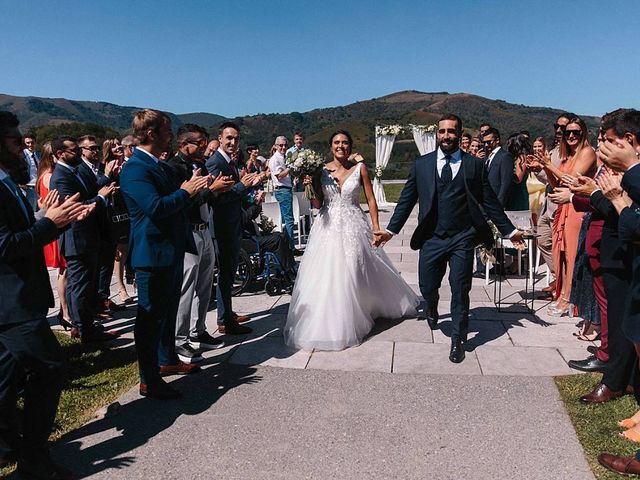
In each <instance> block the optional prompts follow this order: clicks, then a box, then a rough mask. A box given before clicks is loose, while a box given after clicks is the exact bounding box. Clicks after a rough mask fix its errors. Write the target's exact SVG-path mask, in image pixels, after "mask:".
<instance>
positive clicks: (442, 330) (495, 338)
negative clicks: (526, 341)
mask: <svg viewBox="0 0 640 480" xmlns="http://www.w3.org/2000/svg"><path fill="white" fill-rule="evenodd" d="M451 327H452V325H451V320H445V321H443V322H440V323H438V328H436V329H435V330H434V331H433V342H434V343H444V344H447V345H451ZM468 343H469V345H471V346H474V347H476V346H479V345H501V346H509V347H513V342H512V341H511V339H510V338H509V335H507V331H506V329H505V327H504V325H503V324H502V323H501V322H483V321H477V320H469V337H468Z"/></svg>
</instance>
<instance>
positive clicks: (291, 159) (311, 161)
mask: <svg viewBox="0 0 640 480" xmlns="http://www.w3.org/2000/svg"><path fill="white" fill-rule="evenodd" d="M285 163H286V164H287V167H288V168H289V174H290V175H291V176H292V177H294V178H297V179H303V178H304V177H305V176H307V175H309V176H314V175H315V174H316V173H318V172H319V171H320V169H321V168H322V166H323V165H324V158H323V157H322V155H320V154H319V153H318V152H316V151H314V150H311V149H309V148H305V149H304V150H299V151H297V152H288V153H287V156H286V158H285ZM304 196H305V198H306V199H307V200H313V199H315V198H317V195H316V192H315V190H314V189H313V185H311V184H309V185H305V186H304Z"/></svg>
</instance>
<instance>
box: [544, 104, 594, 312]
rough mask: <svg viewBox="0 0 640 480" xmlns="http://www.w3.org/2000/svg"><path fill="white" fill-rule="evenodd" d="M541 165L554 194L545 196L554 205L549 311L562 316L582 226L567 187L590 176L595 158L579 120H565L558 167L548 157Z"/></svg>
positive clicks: (566, 306)
mask: <svg viewBox="0 0 640 480" xmlns="http://www.w3.org/2000/svg"><path fill="white" fill-rule="evenodd" d="M541 158H542V162H543V166H544V169H545V171H546V172H547V177H548V179H549V183H550V184H551V185H552V186H553V187H554V193H552V194H550V195H549V198H550V200H551V201H552V202H554V203H556V204H558V210H557V212H556V214H555V216H554V220H553V263H554V270H555V271H556V274H557V277H556V292H555V297H556V298H557V302H556V303H555V304H554V305H552V306H551V307H550V308H549V313H550V314H551V315H554V316H561V315H565V314H567V313H568V312H569V309H570V308H573V307H572V306H571V305H570V303H569V298H570V296H571V280H572V279H573V270H574V266H575V260H576V251H577V248H578V238H579V233H580V228H581V226H582V217H583V213H582V212H576V210H575V208H574V207H573V205H571V203H570V195H571V192H570V190H569V185H572V184H574V183H575V177H577V176H578V175H584V176H593V174H594V171H595V167H596V154H595V151H594V149H593V148H592V147H591V145H589V139H588V131H587V126H586V124H585V123H584V121H583V120H582V119H581V118H579V117H573V118H572V119H570V120H569V123H568V124H567V127H566V128H565V130H564V133H563V136H562V142H561V143H560V159H561V162H560V166H559V167H555V166H554V165H553V163H552V161H551V157H550V156H549V155H546V156H543V157H541Z"/></svg>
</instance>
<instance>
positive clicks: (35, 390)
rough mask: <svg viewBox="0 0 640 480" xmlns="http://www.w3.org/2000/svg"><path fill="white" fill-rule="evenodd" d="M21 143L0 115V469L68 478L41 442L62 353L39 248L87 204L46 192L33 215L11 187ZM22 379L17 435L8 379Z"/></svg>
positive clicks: (18, 178) (12, 123) (13, 123)
mask: <svg viewBox="0 0 640 480" xmlns="http://www.w3.org/2000/svg"><path fill="white" fill-rule="evenodd" d="M21 141H22V137H21V135H20V132H19V130H18V119H17V118H16V116H15V115H13V114H12V113H9V112H0V468H2V467H4V466H6V465H7V464H8V463H10V462H12V461H14V460H17V461H18V472H19V473H20V474H21V475H22V477H23V478H37V479H66V478H73V475H72V474H71V472H69V471H67V470H66V469H64V468H62V467H60V466H58V465H57V464H55V463H54V462H53V460H52V459H51V457H50V455H49V450H48V447H47V441H48V439H49V435H50V433H51V428H52V426H53V421H54V418H55V414H56V409H57V407H58V401H59V399H60V391H61V389H62V384H63V353H62V350H61V349H60V345H59V344H58V341H57V340H56V338H55V336H54V335H53V333H52V332H51V329H50V328H49V325H48V323H47V318H46V317H47V311H48V309H49V308H50V307H53V305H54V302H53V293H52V292H51V285H50V283H49V275H48V273H47V269H46V267H45V264H44V255H43V250H42V247H43V246H44V245H46V244H47V243H50V242H51V241H53V240H54V239H55V238H56V236H57V234H58V228H62V227H64V226H66V225H67V224H68V223H69V222H71V221H79V220H81V219H82V218H83V217H84V216H86V215H87V214H88V212H89V210H90V208H91V207H87V206H85V205H82V204H80V203H79V202H78V197H79V195H77V194H76V195H74V196H72V197H71V198H69V199H67V200H65V202H64V203H62V205H60V202H59V201H58V200H57V196H58V194H57V192H56V191H52V192H50V194H49V196H47V198H46V199H45V201H44V206H45V208H43V209H42V210H41V211H40V212H39V214H40V213H42V214H43V215H41V216H42V218H40V219H39V220H36V219H35V217H34V214H33V210H32V209H31V206H30V205H29V204H28V202H27V199H26V198H25V197H24V196H23V195H22V193H20V191H19V189H18V188H17V185H19V184H24V183H26V182H25V181H26V180H28V178H29V169H28V165H27V163H26V162H25V159H24V157H23V155H22V151H21ZM39 216H40V215H39ZM25 374H26V375H25ZM22 376H24V378H26V383H25V385H24V415H23V417H24V424H23V430H22V438H20V434H19V433H18V425H17V408H16V407H17V405H16V404H17V400H18V399H17V390H18V386H17V385H16V379H17V378H18V377H22Z"/></svg>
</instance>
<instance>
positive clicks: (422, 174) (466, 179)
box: [387, 151, 515, 340]
mask: <svg viewBox="0 0 640 480" xmlns="http://www.w3.org/2000/svg"><path fill="white" fill-rule="evenodd" d="M460 162H461V164H460V169H459V171H458V173H457V175H456V176H455V177H454V178H453V180H452V181H451V183H450V184H448V185H446V186H445V185H443V184H442V181H441V179H440V177H439V176H438V171H437V151H436V152H432V153H429V154H427V155H423V156H421V157H418V158H417V159H416V160H415V161H414V163H413V165H412V167H411V170H410V171H409V177H408V178H407V183H406V184H405V186H404V188H403V190H402V193H401V194H400V199H399V200H398V204H397V206H396V208H395V211H394V213H393V216H392V217H391V220H390V221H389V225H388V227H387V230H389V231H390V232H394V233H399V232H400V230H401V229H402V227H403V226H404V224H405V222H406V221H407V218H409V215H410V214H411V211H412V210H413V207H414V205H415V204H416V202H418V204H419V214H418V220H419V223H418V226H417V228H416V230H415V232H414V233H413V235H412V238H411V248H412V249H414V250H418V249H420V260H419V265H418V266H419V268H418V272H419V274H418V275H419V284H420V292H421V293H422V296H423V297H424V298H425V300H426V301H427V307H428V308H429V309H436V308H437V306H438V300H439V298H440V297H439V294H438V289H439V288H440V285H441V282H442V277H443V276H444V273H445V270H446V267H447V263H448V264H449V268H450V274H449V284H450V285H451V293H452V296H451V319H452V324H453V328H452V338H453V337H454V336H457V337H459V338H460V339H462V340H465V339H466V335H467V330H468V321H469V318H468V317H469V291H470V290H471V280H472V270H473V252H474V247H475V245H476V244H477V242H478V241H481V242H483V243H485V244H491V243H492V242H493V234H492V233H491V229H490V228H489V226H488V225H487V222H486V219H487V218H490V219H491V220H492V221H493V222H494V223H495V225H496V227H497V228H498V230H499V231H500V232H501V233H502V234H503V235H509V234H510V233H511V232H513V231H514V230H515V227H514V226H513V224H512V223H511V222H510V221H509V219H508V218H507V216H506V215H505V213H504V210H503V209H502V206H501V205H500V202H499V201H498V199H497V197H496V194H495V193H494V191H493V189H492V188H491V185H489V182H488V179H487V171H486V170H485V168H484V164H483V161H482V160H481V159H479V158H476V157H473V156H471V155H469V154H466V153H462V158H461V160H460ZM445 193H446V195H447V197H446V199H447V200H446V202H444V201H442V200H443V198H445V197H443V195H445ZM450 205H451V206H455V208H456V211H455V212H443V211H442V210H444V209H445V208H449V206H450ZM452 208H453V207H452Z"/></svg>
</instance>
